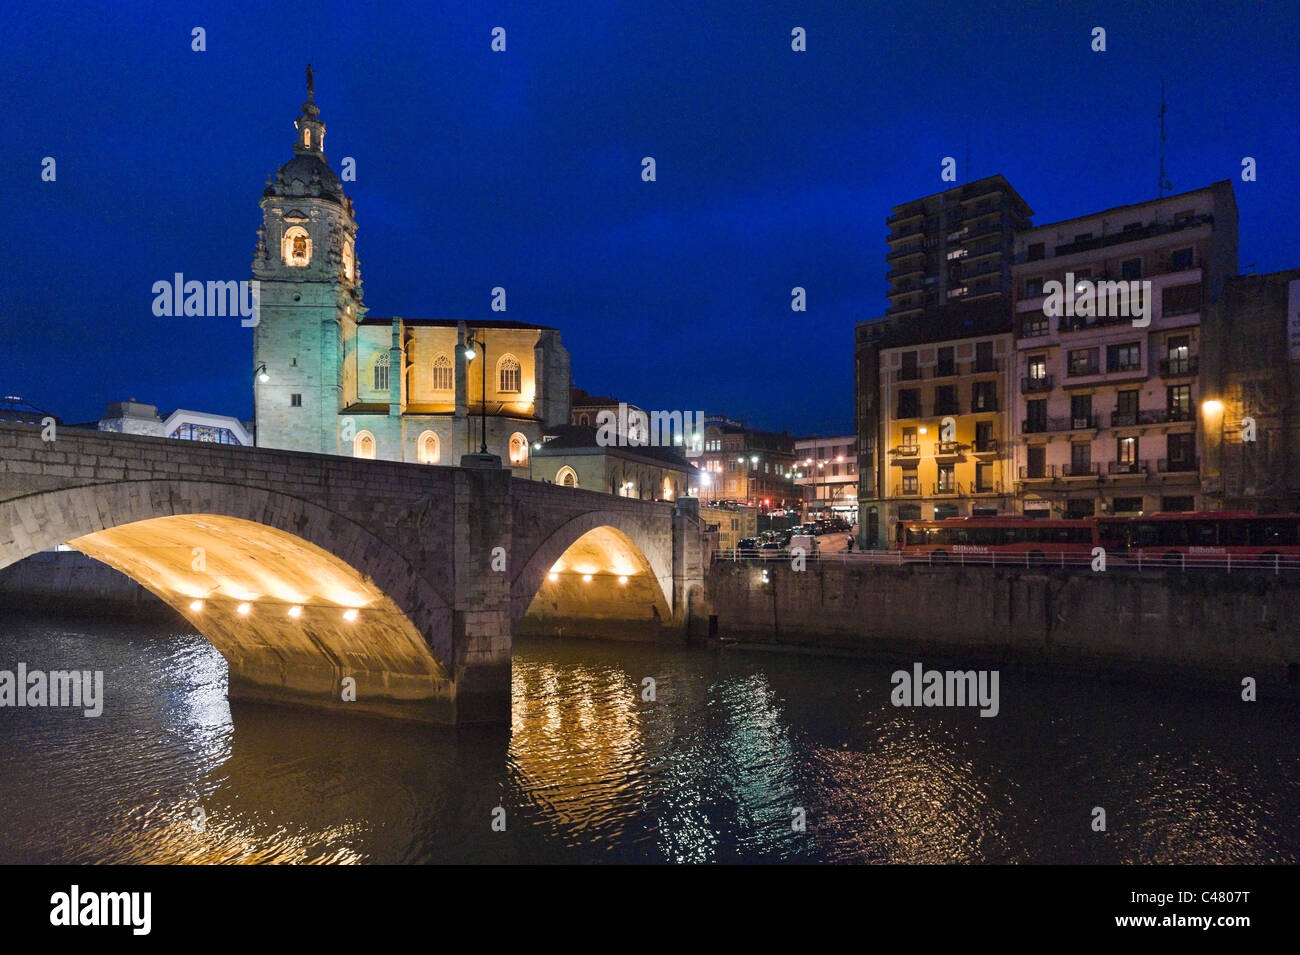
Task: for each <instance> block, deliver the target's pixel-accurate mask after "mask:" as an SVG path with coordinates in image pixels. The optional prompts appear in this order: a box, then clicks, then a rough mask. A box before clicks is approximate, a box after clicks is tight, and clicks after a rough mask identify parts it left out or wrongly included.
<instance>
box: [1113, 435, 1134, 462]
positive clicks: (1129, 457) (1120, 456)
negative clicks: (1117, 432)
mask: <svg viewBox="0 0 1300 955" xmlns="http://www.w3.org/2000/svg"><path fill="white" fill-rule="evenodd" d="M1115 461H1116V462H1117V463H1118V464H1120V465H1121V469H1122V470H1137V463H1138V439H1137V438H1135V437H1132V436H1131V435H1130V436H1129V437H1126V438H1118V439H1116V442H1115Z"/></svg>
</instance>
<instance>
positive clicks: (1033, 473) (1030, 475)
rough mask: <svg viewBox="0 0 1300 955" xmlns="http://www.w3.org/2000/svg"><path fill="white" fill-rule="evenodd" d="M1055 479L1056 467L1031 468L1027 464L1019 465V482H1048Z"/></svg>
mask: <svg viewBox="0 0 1300 955" xmlns="http://www.w3.org/2000/svg"><path fill="white" fill-rule="evenodd" d="M1054 477H1056V465H1055V464H1044V465H1043V466H1042V467H1038V468H1035V467H1031V466H1030V465H1028V464H1022V465H1020V480H1022V481H1050V480H1051V479H1052V478H1054Z"/></svg>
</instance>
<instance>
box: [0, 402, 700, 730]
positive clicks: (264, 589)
mask: <svg viewBox="0 0 1300 955" xmlns="http://www.w3.org/2000/svg"><path fill="white" fill-rule="evenodd" d="M704 540H705V538H704V537H703V535H702V533H701V532H700V525H699V522H698V520H696V519H693V518H691V517H690V515H689V514H686V513H681V514H678V513H675V510H674V507H673V506H672V505H670V504H662V503H653V502H649V501H637V500H632V499H626V498H615V497H612V496H611V495H607V494H597V493H594V492H592V491H586V490H582V489H577V488H564V487H557V486H555V485H549V484H541V483H535V482H532V481H523V480H518V479H515V478H513V477H512V476H511V474H510V472H509V471H508V470H507V469H479V468H451V467H429V466H426V465H418V464H400V463H396V462H387V461H363V460H357V459H353V458H342V457H333V456H327V455H319V454H304V453H298V452H290V451H272V450H267V449H263V448H242V447H230V446H224V445H209V444H200V443H198V442H188V441H175V440H170V439H166V438H145V437H139V436H135V435H117V434H107V433H101V432H95V431H81V430H77V429H71V428H63V429H60V430H59V432H58V436H57V438H56V439H55V440H53V441H45V440H42V437H41V431H40V429H39V428H36V427H33V426H29V425H15V424H10V423H4V422H0V568H3V567H7V566H8V565H10V564H12V563H15V562H16V561H20V560H22V559H24V558H25V557H28V556H30V555H32V554H35V553H38V552H39V551H42V550H49V549H50V548H52V547H54V546H56V545H58V544H65V543H66V544H70V545H71V546H73V547H75V548H77V549H78V550H80V551H82V552H84V553H86V554H88V555H89V556H91V557H93V558H96V559H98V560H101V561H103V562H104V563H106V564H109V565H110V566H112V567H115V568H116V569H118V570H120V571H122V572H123V573H125V574H127V575H128V576H130V577H132V578H134V579H135V580H137V581H139V582H140V583H141V584H142V585H143V586H145V587H147V588H148V589H149V590H150V591H152V592H153V593H155V594H157V595H158V596H159V597H160V598H162V599H163V600H165V601H166V602H167V603H168V604H170V605H171V606H172V607H174V608H176V610H178V611H179V612H180V613H181V614H183V615H184V616H185V617H186V618H187V619H188V620H189V621H190V622H191V623H192V624H193V626H194V628H195V629H196V630H197V631H198V632H199V633H201V634H203V635H204V636H206V637H207V638H208V639H209V640H210V641H211V642H212V643H213V644H214V645H215V646H216V647H217V648H218V649H219V650H220V651H221V652H222V653H223V654H224V655H225V657H226V659H227V660H228V661H229V665H230V681H231V684H230V685H231V692H232V695H242V696H245V697H255V698H259V699H265V700H268V701H279V702H287V703H298V704H303V703H306V704H310V705H313V706H319V707H329V708H336V709H343V710H345V711H347V710H352V711H360V712H371V713H377V714H383V715H389V716H398V717H402V718H409V719H416V720H422V721H431V722H445V723H496V724H501V725H509V722H510V681H511V667H510V641H511V633H512V629H513V628H514V627H516V626H519V625H520V624H521V621H522V620H523V618H524V616H525V612H526V611H528V610H529V609H530V608H534V612H533V617H532V619H534V620H538V621H542V622H544V623H545V622H549V623H552V624H554V623H556V622H557V621H561V620H572V621H579V622H585V623H587V624H591V625H592V626H591V628H590V632H593V633H597V634H599V635H601V636H615V637H616V636H622V635H626V630H624V631H618V632H615V631H613V630H611V628H610V627H609V625H608V624H609V622H610V621H621V622H623V623H625V624H627V625H628V626H629V627H631V626H634V625H636V626H644V627H645V628H647V630H648V631H654V630H656V629H659V630H662V629H663V628H665V627H676V628H677V629H678V632H680V630H681V627H682V624H683V623H684V616H683V614H684V609H683V608H684V607H685V606H687V605H688V604H689V603H690V601H691V600H695V599H696V598H695V597H693V596H692V597H691V598H690V599H689V600H688V599H683V595H684V594H690V595H697V594H698V593H699V592H700V588H701V587H702V582H703V567H704V557H703V556H702V555H703V547H704ZM503 550H504V552H505V554H506V555H508V559H507V563H508V566H507V567H504V568H503V567H502V566H501V553H502V551H503ZM684 554H689V558H686V557H683V556H681V555H684ZM503 570H504V572H503ZM552 570H553V571H554V573H555V574H556V580H554V581H551V580H550V579H549V575H550V574H551V573H552ZM587 574H590V576H591V578H592V579H591V580H590V581H584V580H583V579H582V578H583V576H584V575H587ZM623 576H626V577H627V578H628V580H627V582H626V583H620V581H619V578H620V577H623ZM195 601H202V606H201V607H199V606H198V605H197V604H195ZM241 604H247V607H246V611H247V612H244V613H241V612H240V605H241ZM294 607H301V608H302V611H301V613H299V614H297V615H294V614H291V613H290V611H291V608H294ZM351 610H355V611H356V614H355V619H348V618H347V617H346V616H345V613H346V612H347V611H351ZM543 629H544V628H543ZM548 632H553V630H551V631H548ZM569 632H574V631H573V630H570V631H569ZM349 677H350V678H352V679H353V680H355V691H356V699H355V701H352V700H345V699H344V698H343V696H344V690H345V687H344V685H343V684H344V681H345V680H346V679H347V678H349Z"/></svg>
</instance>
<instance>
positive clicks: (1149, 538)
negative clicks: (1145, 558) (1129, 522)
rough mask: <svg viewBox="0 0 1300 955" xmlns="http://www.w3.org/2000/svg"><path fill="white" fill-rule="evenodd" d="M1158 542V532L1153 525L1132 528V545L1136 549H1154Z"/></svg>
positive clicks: (1140, 525) (1139, 525)
mask: <svg viewBox="0 0 1300 955" xmlns="http://www.w3.org/2000/svg"><path fill="white" fill-rule="evenodd" d="M1159 542H1160V532H1159V529H1158V528H1157V526H1156V525H1155V524H1138V525H1136V526H1135V527H1134V528H1133V543H1134V544H1135V545H1136V546H1138V547H1155V546H1156V545H1157V544H1158V543H1159Z"/></svg>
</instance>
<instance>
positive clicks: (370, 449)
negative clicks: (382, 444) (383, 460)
mask: <svg viewBox="0 0 1300 955" xmlns="http://www.w3.org/2000/svg"><path fill="white" fill-rule="evenodd" d="M352 456H353V457H354V458H365V459H367V460H369V461H373V460H374V459H375V436H374V435H373V434H371V433H370V432H369V431H361V432H359V433H358V434H357V436H356V437H355V438H353V439H352Z"/></svg>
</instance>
